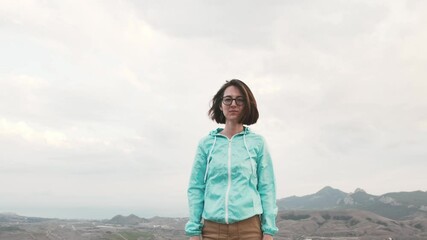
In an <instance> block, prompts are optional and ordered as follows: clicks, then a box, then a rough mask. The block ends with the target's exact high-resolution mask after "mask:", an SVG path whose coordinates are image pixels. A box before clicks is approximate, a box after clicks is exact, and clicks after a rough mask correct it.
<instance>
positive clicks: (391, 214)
mask: <svg viewBox="0 0 427 240" xmlns="http://www.w3.org/2000/svg"><path fill="white" fill-rule="evenodd" d="M277 205H278V208H279V210H345V209H354V210H363V211H369V212H372V213H375V214H378V215H380V216H383V217H386V218H390V219H394V220H404V219H405V218H408V217H409V216H414V215H427V192H423V191H414V192H392V193H386V194H383V195H380V196H375V195H372V194H369V193H367V192H366V191H364V190H363V189H360V188H358V189H356V190H355V191H354V192H352V193H346V192H343V191H341V190H339V189H335V188H332V187H330V186H327V187H324V188H322V189H321V190H320V191H318V192H316V193H314V194H310V195H306V196H302V197H297V196H292V197H287V198H283V199H279V200H278V201H277Z"/></svg>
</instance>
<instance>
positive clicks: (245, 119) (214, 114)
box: [208, 79, 259, 125]
mask: <svg viewBox="0 0 427 240" xmlns="http://www.w3.org/2000/svg"><path fill="white" fill-rule="evenodd" d="M229 86H235V87H237V88H238V89H239V90H240V92H241V93H242V95H243V98H244V99H245V105H244V109H243V115H242V119H241V120H240V123H243V124H245V125H251V124H254V123H256V122H257V120H258V117H259V113H258V108H257V104H256V100H255V97H254V95H253V94H252V91H251V89H249V87H248V86H247V85H246V84H245V83H244V82H242V81H241V80H239V79H232V80H229V81H226V82H225V84H224V85H222V87H221V88H220V89H219V90H218V92H217V93H216V94H215V96H214V97H213V98H212V103H211V104H212V107H211V108H210V109H209V112H208V115H209V117H210V118H211V119H212V120H213V121H216V122H217V123H225V116H224V114H223V113H222V111H221V109H220V106H221V103H222V98H223V95H224V92H225V89H226V88H228V87H229Z"/></svg>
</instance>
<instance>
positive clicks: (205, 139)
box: [199, 128, 222, 146]
mask: <svg viewBox="0 0 427 240" xmlns="http://www.w3.org/2000/svg"><path fill="white" fill-rule="evenodd" d="M221 130H222V129H221V128H216V129H214V130H212V131H210V132H209V133H208V134H207V135H205V136H204V137H202V138H201V139H200V140H199V146H206V145H209V144H211V143H212V142H213V141H215V137H216V135H217V134H219V132H220V131H221Z"/></svg>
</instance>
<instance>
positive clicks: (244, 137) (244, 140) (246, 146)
mask: <svg viewBox="0 0 427 240" xmlns="http://www.w3.org/2000/svg"><path fill="white" fill-rule="evenodd" d="M243 142H244V143H245V148H246V152H247V153H248V155H249V159H250V161H251V169H252V173H253V174H255V171H254V166H253V164H252V156H251V154H250V153H249V148H248V144H246V131H245V134H243Z"/></svg>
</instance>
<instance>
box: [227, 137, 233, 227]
mask: <svg viewBox="0 0 427 240" xmlns="http://www.w3.org/2000/svg"><path fill="white" fill-rule="evenodd" d="M231 139H233V138H231ZM231 139H229V140H228V185H227V191H226V192H225V223H226V224H228V195H229V193H230V188H231Z"/></svg>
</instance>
